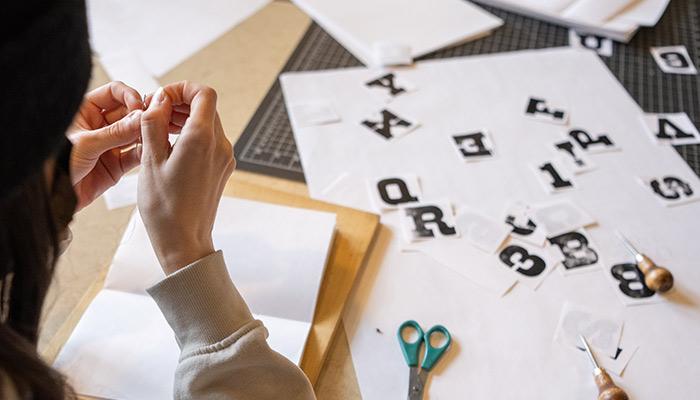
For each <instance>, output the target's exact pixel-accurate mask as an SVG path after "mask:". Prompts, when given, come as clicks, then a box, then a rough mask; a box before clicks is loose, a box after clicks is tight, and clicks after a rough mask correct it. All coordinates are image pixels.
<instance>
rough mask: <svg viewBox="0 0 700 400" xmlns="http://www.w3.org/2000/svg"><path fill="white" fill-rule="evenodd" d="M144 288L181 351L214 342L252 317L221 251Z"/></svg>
mask: <svg viewBox="0 0 700 400" xmlns="http://www.w3.org/2000/svg"><path fill="white" fill-rule="evenodd" d="M147 291H148V294H150V295H151V297H152V298H153V300H155V302H156V303H157V304H158V307H159V308H160V310H161V312H162V313H163V315H164V316H165V319H166V320H167V321H168V324H170V327H171V328H172V329H173V331H174V332H175V338H176V339H177V342H178V344H179V345H180V349H181V350H182V351H183V352H185V351H187V350H194V349H196V348H199V347H202V346H208V345H211V344H214V343H217V342H219V341H221V340H223V339H224V338H226V337H228V336H230V335H231V334H233V333H234V332H235V331H236V330H238V329H239V328H241V327H242V326H243V325H245V324H246V323H249V322H251V321H252V320H253V316H252V315H251V313H250V310H249V309H248V306H247V305H246V303H245V301H244V300H243V298H242V297H241V295H240V294H239V293H238V290H236V287H235V286H234V285H233V282H232V281H231V277H230V276H229V274H228V271H227V270H226V264H225V262H224V256H223V253H222V252H221V251H217V252H216V253H212V254H210V255H208V256H206V257H204V258H202V259H200V260H198V261H195V262H194V263H192V264H190V265H188V266H186V267H184V268H182V269H180V270H179V271H177V272H175V273H173V274H171V275H169V276H168V277H166V278H165V279H163V280H162V281H160V282H159V283H157V284H155V285H153V286H152V287H150V288H149V289H147Z"/></svg>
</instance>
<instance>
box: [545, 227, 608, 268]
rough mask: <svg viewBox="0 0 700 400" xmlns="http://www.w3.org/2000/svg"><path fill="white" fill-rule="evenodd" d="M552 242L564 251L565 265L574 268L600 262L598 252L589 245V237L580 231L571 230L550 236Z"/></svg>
mask: <svg viewBox="0 0 700 400" xmlns="http://www.w3.org/2000/svg"><path fill="white" fill-rule="evenodd" d="M549 241H550V242H551V243H552V244H555V245H557V246H559V248H560V249H561V252H562V253H564V257H566V258H565V259H564V267H565V268H566V269H574V268H579V267H585V266H587V265H593V264H595V263H597V262H598V254H597V253H596V252H595V250H593V249H592V248H590V247H588V239H586V237H585V236H583V235H582V234H580V233H578V232H569V233H565V234H563V235H559V236H555V237H553V238H549Z"/></svg>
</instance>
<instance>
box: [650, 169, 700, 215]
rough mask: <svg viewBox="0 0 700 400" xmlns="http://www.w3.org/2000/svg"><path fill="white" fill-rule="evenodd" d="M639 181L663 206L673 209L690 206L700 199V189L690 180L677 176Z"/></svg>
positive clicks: (661, 176)
mask: <svg viewBox="0 0 700 400" xmlns="http://www.w3.org/2000/svg"><path fill="white" fill-rule="evenodd" d="M638 181H639V182H640V183H641V184H642V185H643V186H644V187H645V188H646V189H647V193H649V194H651V195H652V196H654V198H656V200H657V201H658V202H659V203H660V204H661V205H663V206H666V207H672V206H678V205H683V204H688V203H691V202H694V201H697V200H699V199H700V194H698V190H699V188H697V187H694V186H692V185H691V183H690V179H687V178H685V177H682V176H680V175H675V174H667V175H660V176H652V177H640V178H638Z"/></svg>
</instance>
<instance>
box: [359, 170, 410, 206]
mask: <svg viewBox="0 0 700 400" xmlns="http://www.w3.org/2000/svg"><path fill="white" fill-rule="evenodd" d="M367 192H368V193H369V196H370V199H371V201H372V204H373V205H374V207H375V209H376V210H377V211H379V212H383V211H387V210H395V209H397V208H399V207H400V206H401V205H405V204H408V203H418V202H419V201H420V198H421V197H422V195H423V193H422V191H421V187H420V181H419V180H418V176H416V175H412V174H401V175H394V176H385V177H381V178H377V179H371V180H368V181H367Z"/></svg>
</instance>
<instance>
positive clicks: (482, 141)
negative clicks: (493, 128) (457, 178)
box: [452, 129, 496, 162]
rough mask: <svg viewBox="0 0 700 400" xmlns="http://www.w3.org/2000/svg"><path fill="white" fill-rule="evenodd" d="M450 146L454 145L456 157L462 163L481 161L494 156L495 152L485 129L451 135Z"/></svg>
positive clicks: (489, 135)
mask: <svg viewBox="0 0 700 400" xmlns="http://www.w3.org/2000/svg"><path fill="white" fill-rule="evenodd" d="M452 144H454V145H455V149H456V150H457V156H458V157H459V159H460V160H462V161H466V162H472V161H481V160H485V159H491V158H493V157H494V156H495V151H496V150H495V148H494V145H493V140H492V139H491V134H490V133H489V131H488V130H487V129H481V130H478V131H469V132H466V133H458V134H453V135H452Z"/></svg>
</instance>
